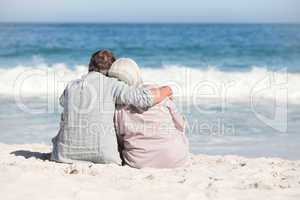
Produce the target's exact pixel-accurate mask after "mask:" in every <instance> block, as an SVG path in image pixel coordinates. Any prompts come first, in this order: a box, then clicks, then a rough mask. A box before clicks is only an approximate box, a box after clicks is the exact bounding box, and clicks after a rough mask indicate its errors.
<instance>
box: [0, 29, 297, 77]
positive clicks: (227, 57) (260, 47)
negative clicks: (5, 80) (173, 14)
mask: <svg viewBox="0 0 300 200" xmlns="http://www.w3.org/2000/svg"><path fill="white" fill-rule="evenodd" d="M102 48H107V49H110V50H112V51H113V52H115V53H116V55H117V56H123V57H124V56H125V57H131V58H133V59H135V60H137V61H138V62H139V63H140V64H141V65H142V66H147V67H161V66H162V65H169V64H176V65H184V66H192V67H197V68H199V67H202V68H205V67H207V66H216V67H218V68H220V69H224V70H226V69H231V70H245V69H249V68H251V67H252V66H264V67H268V68H271V69H274V68H275V69H278V68H281V67H288V68H289V70H290V71H299V70H300V67H299V66H300V65H299V64H300V25H276V24H269V25H267V24H265V25H259V24H252V25H243V24H233V25H230V24H0V61H1V63H0V64H1V67H7V66H9V67H13V66H14V65H16V64H25V63H27V64H30V63H31V62H33V61H35V59H38V58H40V59H43V61H45V62H46V63H48V64H54V63H58V62H59V63H66V64H67V65H68V66H70V67H72V66H73V65H76V64H86V63H87V60H88V59H89V56H90V55H91V53H93V52H94V51H96V50H98V49H102Z"/></svg>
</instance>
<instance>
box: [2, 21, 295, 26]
mask: <svg viewBox="0 0 300 200" xmlns="http://www.w3.org/2000/svg"><path fill="white" fill-rule="evenodd" d="M0 24H283V25H284V24H287V25H289V24H290V25H300V21H299V22H289V21H282V22H268V21H265V22H263V21H262V22H242V21H240V22H239V21H236V22H222V21H220V22H217V21H211V22H209V21H207V22H193V21H191V22H188V21H187V22H174V21H162V22H151V21H137V22H134V21H131V22H129V21H128V22H127V21H0Z"/></svg>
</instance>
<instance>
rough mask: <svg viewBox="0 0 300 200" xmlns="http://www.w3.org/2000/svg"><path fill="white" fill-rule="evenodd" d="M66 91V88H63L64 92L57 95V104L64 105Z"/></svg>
mask: <svg viewBox="0 0 300 200" xmlns="http://www.w3.org/2000/svg"><path fill="white" fill-rule="evenodd" d="M66 93H67V88H66V89H65V90H64V92H63V93H62V94H61V96H60V97H59V104H60V106H61V107H64V105H65V95H66Z"/></svg>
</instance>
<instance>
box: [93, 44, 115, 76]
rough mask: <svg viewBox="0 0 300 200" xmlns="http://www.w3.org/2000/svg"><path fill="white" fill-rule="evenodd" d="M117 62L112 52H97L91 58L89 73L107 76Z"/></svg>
mask: <svg viewBox="0 0 300 200" xmlns="http://www.w3.org/2000/svg"><path fill="white" fill-rule="evenodd" d="M115 60H116V58H115V56H114V55H113V53H112V52H111V51H108V50H101V51H97V52H95V53H94V54H93V55H92V57H91V60H90V64H89V72H93V71H95V72H100V73H102V74H104V75H107V73H108V70H109V69H110V67H111V65H112V64H113V62H115Z"/></svg>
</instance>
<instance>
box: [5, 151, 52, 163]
mask: <svg viewBox="0 0 300 200" xmlns="http://www.w3.org/2000/svg"><path fill="white" fill-rule="evenodd" d="M10 154H13V155H15V156H22V157H24V158H26V159H28V158H36V159H39V160H43V161H45V160H49V161H50V156H51V153H41V152H34V151H28V150H17V151H13V152H11V153H10Z"/></svg>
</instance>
